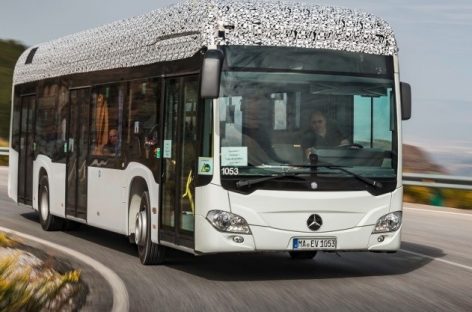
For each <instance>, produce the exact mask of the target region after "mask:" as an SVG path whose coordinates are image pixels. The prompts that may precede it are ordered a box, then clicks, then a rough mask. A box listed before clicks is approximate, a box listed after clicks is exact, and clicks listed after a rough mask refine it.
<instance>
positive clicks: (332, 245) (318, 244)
mask: <svg viewBox="0 0 472 312" xmlns="http://www.w3.org/2000/svg"><path fill="white" fill-rule="evenodd" d="M336 243H337V240H336V238H294V239H293V249H297V250H300V249H315V250H316V249H320V250H329V249H336Z"/></svg>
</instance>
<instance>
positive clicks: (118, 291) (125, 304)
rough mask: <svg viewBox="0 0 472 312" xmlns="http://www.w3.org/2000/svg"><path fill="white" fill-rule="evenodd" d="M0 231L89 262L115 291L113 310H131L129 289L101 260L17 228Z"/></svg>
mask: <svg viewBox="0 0 472 312" xmlns="http://www.w3.org/2000/svg"><path fill="white" fill-rule="evenodd" d="M0 231H3V232H6V233H8V234H13V235H16V236H19V237H22V238H24V239H27V240H31V241H34V242H36V243H38V244H42V245H45V246H48V247H51V248H53V249H56V250H58V251H60V252H62V253H65V254H67V255H69V256H72V257H74V258H76V259H77V260H79V261H81V262H83V263H85V264H88V265H89V266H91V267H92V268H93V269H94V270H95V271H97V272H98V273H99V274H100V275H101V276H102V277H103V278H104V279H105V280H106V281H107V282H108V284H109V285H110V287H111V290H112V293H113V306H112V311H114V312H128V311H129V295H128V290H127V289H126V286H125V284H124V282H123V281H122V280H121V278H120V277H119V276H118V275H117V274H116V273H115V272H113V271H112V270H111V269H109V268H108V267H106V266H105V265H104V264H102V263H101V262H98V261H97V260H95V259H93V258H91V257H89V256H87V255H84V254H82V253H80V252H78V251H75V250H72V249H70V248H67V247H64V246H61V245H59V244H56V243H52V242H49V241H46V240H43V239H41V238H37V237H34V236H31V235H28V234H25V233H22V232H18V231H15V230H12V229H9V228H6V227H3V226H0Z"/></svg>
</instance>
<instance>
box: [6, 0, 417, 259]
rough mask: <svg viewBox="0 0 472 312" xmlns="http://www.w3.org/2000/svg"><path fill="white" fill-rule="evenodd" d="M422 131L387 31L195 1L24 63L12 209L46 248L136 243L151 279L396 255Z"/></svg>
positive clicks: (30, 55)
mask: <svg viewBox="0 0 472 312" xmlns="http://www.w3.org/2000/svg"><path fill="white" fill-rule="evenodd" d="M410 115H411V88H410V86H409V84H407V83H402V82H400V78H399V61H398V47H397V43H396V39H395V35H394V33H393V30H392V29H391V27H390V26H389V25H388V24H387V23H386V22H385V21H384V20H382V19H380V18H378V17H375V16H373V15H371V14H368V13H364V12H360V11H357V10H350V9H345V8H336V7H323V6H315V5H310V4H294V3H275V2H261V1H257V2H255V1H254V2H239V1H226V0H204V1H192V0H190V1H186V2H182V3H179V4H176V5H173V6H170V7H167V8H163V9H159V10H156V11H152V12H150V13H148V14H145V15H142V16H138V17H133V18H129V19H125V20H121V21H117V22H114V23H112V24H108V25H105V26H101V27H98V28H95V29H91V30H86V31H83V32H80V33H77V34H73V35H69V36H66V37H63V38H60V39H57V40H53V41H50V42H46V43H43V44H39V45H35V46H33V47H31V48H29V49H28V50H26V51H25V52H24V53H23V54H22V55H21V57H20V58H19V59H18V62H17V64H16V67H15V71H14V83H13V90H12V118H11V136H10V158H9V159H10V160H9V165H10V167H9V184H8V194H9V196H10V197H11V198H12V199H13V200H14V201H15V202H17V203H21V204H24V205H29V206H31V207H32V208H33V209H34V210H36V211H37V212H38V214H39V220H40V224H41V226H42V228H43V229H44V230H46V231H50V230H61V229H65V228H67V226H68V225H69V224H74V223H83V224H87V225H90V226H93V227H98V228H102V229H105V230H109V231H112V232H116V233H120V234H123V235H125V236H127V237H128V238H129V240H130V242H131V243H133V244H136V245H137V252H138V255H139V259H140V261H141V262H142V263H143V264H159V263H162V262H164V261H165V253H166V250H167V249H168V248H174V249H178V250H182V251H185V252H189V253H192V254H195V255H203V254H212V253H223V252H225V253H226V252H237V253H241V252H266V251H274V252H281V251H283V252H288V254H289V255H290V256H291V257H292V258H294V259H311V258H313V257H314V256H315V255H316V253H317V252H319V251H326V252H337V251H372V252H394V251H396V250H398V248H399V246H400V238H401V228H402V194H403V189H402V144H401V142H402V131H401V129H402V128H401V122H402V120H407V119H409V118H410Z"/></svg>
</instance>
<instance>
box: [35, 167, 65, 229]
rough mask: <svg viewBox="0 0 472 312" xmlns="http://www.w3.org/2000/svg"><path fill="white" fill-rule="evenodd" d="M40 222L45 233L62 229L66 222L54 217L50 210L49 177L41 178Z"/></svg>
mask: <svg viewBox="0 0 472 312" xmlns="http://www.w3.org/2000/svg"><path fill="white" fill-rule="evenodd" d="M38 199H39V203H38V206H39V207H38V208H39V222H40V223H41V227H42V228H43V230H45V231H55V230H60V229H62V227H63V225H64V220H63V219H61V218H59V217H56V216H53V215H52V214H51V213H50V210H49V181H48V177H47V176H43V177H41V182H40V184H39V197H38Z"/></svg>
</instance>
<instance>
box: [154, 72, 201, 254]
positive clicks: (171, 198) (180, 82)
mask: <svg viewBox="0 0 472 312" xmlns="http://www.w3.org/2000/svg"><path fill="white" fill-rule="evenodd" d="M198 85H199V83H198V77H197V76H188V77H180V78H170V79H166V81H165V101H164V103H165V105H164V106H165V107H164V114H163V118H162V119H163V122H162V124H163V134H164V135H163V142H162V144H161V146H162V167H161V168H162V180H161V181H162V183H161V192H160V194H161V195H162V196H161V203H160V207H161V211H160V215H161V218H160V225H161V226H160V236H159V238H160V240H164V241H167V242H171V243H174V244H176V245H181V246H185V247H188V248H193V247H194V223H195V217H194V215H195V187H194V178H195V176H196V174H195V168H196V159H197V103H198Z"/></svg>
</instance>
